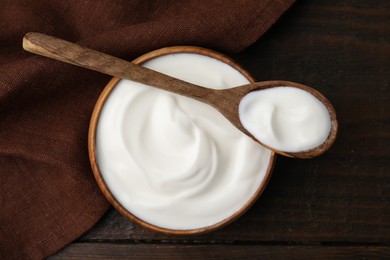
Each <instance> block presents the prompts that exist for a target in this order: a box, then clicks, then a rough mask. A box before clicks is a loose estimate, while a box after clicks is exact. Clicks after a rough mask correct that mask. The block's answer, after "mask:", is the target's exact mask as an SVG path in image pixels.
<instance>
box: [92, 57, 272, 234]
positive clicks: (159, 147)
mask: <svg viewBox="0 0 390 260" xmlns="http://www.w3.org/2000/svg"><path fill="white" fill-rule="evenodd" d="M144 65H145V66H146V67H149V68H151V69H154V70H157V71H160V72H163V73H166V74H169V75H172V76H175V77H178V78H180V79H182V80H186V81H189V82H191V83H194V84H199V85H204V86H208V87H213V88H216V89H223V88H229V87H232V86H238V85H242V84H246V83H248V80H247V79H246V78H245V77H244V76H243V75H241V74H240V73H239V72H237V71H236V70H235V69H233V68H232V67H230V66H229V65H227V64H225V63H222V62H220V61H218V60H216V59H213V58H210V57H207V56H202V55H198V54H173V55H166V56H162V57H159V58H156V59H153V60H151V61H149V62H147V63H146V64H144ZM271 155H272V152H271V151H270V150H268V149H266V148H264V147H262V146H260V145H259V144H257V143H256V142H254V141H253V140H251V139H250V138H248V137H247V136H245V135H244V134H242V133H241V132H240V131H238V130H237V129H236V128H235V127H234V126H233V125H231V123H230V122H228V121H227V120H226V119H225V118H224V117H223V116H222V115H221V114H220V113H219V112H217V111H216V110H215V109H213V108H212V107H210V106H208V105H206V104H203V103H201V102H198V101H195V100H192V99H189V98H186V97H183V96H179V95H176V94H172V93H169V92H166V91H163V90H159V89H156V88H152V87H148V86H146V85H143V84H140V83H135V82H132V81H128V80H121V81H120V82H119V84H118V85H117V86H116V87H115V88H114V90H113V91H112V93H111V94H110V96H109V98H108V99H107V101H106V103H105V104H104V107H103V109H102V111H101V114H100V118H99V122H98V126H97V133H96V157H97V163H98V166H99V169H100V171H101V174H102V177H103V178H104V180H105V182H106V184H107V186H108V188H109V189H110V191H111V193H112V194H113V195H114V197H115V198H116V199H117V200H118V202H119V203H120V204H121V205H122V206H123V207H124V208H126V209H127V210H128V211H129V212H131V213H132V214H133V215H135V216H137V217H138V218H140V219H142V220H144V221H146V222H148V223H150V224H153V225H156V226H159V227H163V228H168V229H175V230H188V229H196V228H202V227H207V226H211V225H213V224H216V223H219V222H221V221H223V220H225V219H226V218H228V217H230V216H231V215H232V214H234V213H236V212H237V211H239V210H240V209H241V208H243V207H244V206H245V204H246V203H247V202H248V201H249V200H251V199H252V197H253V196H254V195H255V193H256V191H257V189H258V188H259V186H260V185H261V183H262V182H264V181H265V174H266V172H267V169H268V166H269V164H270V161H271Z"/></svg>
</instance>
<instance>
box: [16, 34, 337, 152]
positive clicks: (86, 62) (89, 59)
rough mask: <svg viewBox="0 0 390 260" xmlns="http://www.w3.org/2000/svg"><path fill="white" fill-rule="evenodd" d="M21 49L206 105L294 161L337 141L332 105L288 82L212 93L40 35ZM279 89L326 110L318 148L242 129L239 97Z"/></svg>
mask: <svg viewBox="0 0 390 260" xmlns="http://www.w3.org/2000/svg"><path fill="white" fill-rule="evenodd" d="M23 48H24V49H25V50H27V51H29V52H32V53H36V54H39V55H43V56H46V57H49V58H52V59H56V60H60V61H63V62H66V63H70V64H73V65H76V66H80V67H84V68H87V69H91V70H95V71H99V72H102V73H105V74H108V75H111V76H117V77H120V78H124V79H129V80H133V81H137V82H140V83H144V84H147V85H150V86H153V87H157V88H160V89H163V90H167V91H170V92H174V93H176V94H180V95H184V96H187V97H190V98H194V99H196V100H198V101H201V102H204V103H207V104H209V105H211V106H213V107H214V108H216V109H217V110H218V111H219V112H221V113H222V114H223V115H224V116H225V117H226V118H227V119H228V120H229V121H230V122H231V123H232V124H233V125H234V126H236V127H237V128H238V129H239V130H240V131H242V132H243V133H244V134H246V135H248V136H249V137H251V138H252V139H253V140H255V141H256V142H258V143H260V144H262V145H264V146H265V147H267V148H269V149H271V150H273V151H274V152H276V153H278V154H281V155H284V156H289V157H294V158H312V157H315V156H318V155H320V154H322V153H324V152H325V151H326V150H328V149H329V148H330V147H331V145H332V144H333V142H334V141H335V139H336V135H337V131H338V122H337V119H336V112H335V110H334V108H333V106H332V104H331V103H330V102H329V100H328V99H327V98H326V97H324V96H323V95H322V94H321V93H319V92H318V91H317V90H315V89H313V88H310V87H308V86H305V85H302V84H298V83H295V82H288V81H264V82H256V83H250V84H247V85H243V86H237V87H234V88H231V89H224V90H214V89H209V88H205V87H201V86H198V85H195V84H191V83H188V82H185V81H182V80H179V79H176V78H173V77H170V76H167V75H165V74H162V73H159V72H156V71H153V70H150V69H147V68H144V67H141V66H138V65H136V64H133V63H131V62H128V61H125V60H121V59H119V58H116V57H113V56H110V55H108V54H104V53H101V52H98V51H94V50H91V49H88V48H85V47H82V46H79V45H77V44H74V43H70V42H67V41H64V40H61V39H57V38H54V37H51V36H47V35H44V34H40V33H28V34H26V35H25V37H24V38H23ZM280 86H290V87H295V88H299V89H302V90H305V91H307V92H309V93H310V94H312V95H313V96H314V97H316V98H317V99H318V100H319V101H320V102H321V103H322V104H323V105H324V106H325V107H326V109H327V110H328V112H329V116H330V121H331V127H330V132H329V135H328V137H327V139H326V140H325V141H324V142H323V143H322V144H321V145H319V146H318V147H315V148H312V149H309V150H305V151H298V152H286V151H280V150H277V149H275V148H273V147H269V146H267V145H265V144H264V143H262V142H261V140H258V139H256V138H255V137H254V136H253V135H252V134H251V133H250V132H248V131H247V130H246V129H245V128H244V127H243V125H242V123H241V121H240V117H239V112H238V111H239V110H238V108H239V104H240V102H241V100H242V98H243V97H244V96H245V95H247V94H248V93H250V92H252V91H257V90H265V89H269V88H273V87H280Z"/></svg>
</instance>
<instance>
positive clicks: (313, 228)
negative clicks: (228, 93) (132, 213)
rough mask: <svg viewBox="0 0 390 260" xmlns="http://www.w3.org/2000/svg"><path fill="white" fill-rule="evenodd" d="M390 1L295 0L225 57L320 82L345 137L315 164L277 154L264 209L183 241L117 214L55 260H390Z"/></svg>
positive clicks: (257, 72) (268, 74)
mask: <svg viewBox="0 0 390 260" xmlns="http://www.w3.org/2000/svg"><path fill="white" fill-rule="evenodd" d="M389 26H390V1H388V0H367V1H352V0H349V1H347V0H344V1H320V0H315V1H313V0H312V1H308V0H307V1H297V3H296V4H295V5H294V6H293V7H292V8H291V9H290V10H289V11H288V12H287V13H286V15H285V16H283V17H282V18H281V19H280V20H279V21H278V22H277V24H276V25H275V26H274V27H273V28H272V29H271V30H270V31H269V32H267V33H266V34H265V35H264V36H263V37H262V38H261V39H259V40H258V41H257V42H256V43H255V44H254V45H253V46H251V47H250V48H248V49H247V50H246V51H244V52H242V53H239V54H228V55H229V56H231V57H232V58H234V59H235V60H237V61H238V62H240V63H241V64H242V65H243V66H244V67H245V68H247V69H248V71H249V72H251V73H252V74H253V75H254V76H255V78H256V79H257V80H259V81H262V80H271V79H284V80H291V81H296V82H301V83H303V84H306V85H309V86H313V87H315V88H317V89H318V90H320V91H321V92H323V93H324V94H325V95H326V96H327V97H328V98H329V99H330V100H331V101H332V102H333V104H334V106H335V108H336V110H337V112H338V118H339V121H340V133H339V137H338V139H337V141H336V143H335V145H334V146H333V148H332V149H331V150H330V151H329V152H328V153H326V154H325V155H323V156H321V157H319V158H316V159H311V160H294V159H288V158H283V157H278V159H277V163H276V168H275V170H274V174H273V176H272V178H271V181H270V183H269V185H268V187H267V189H266V190H265V192H264V193H263V195H262V196H261V197H260V199H259V200H258V201H257V203H256V204H255V205H254V206H253V207H252V208H251V209H250V210H249V211H248V212H247V213H246V214H245V215H244V216H243V217H241V218H240V219H239V220H237V221H236V222H234V223H232V224H231V225H229V226H227V227H225V228H223V229H221V230H219V231H216V232H213V233H209V234H205V235H198V236H189V237H180V236H169V235H163V234H157V233H153V232H150V231H147V230H144V229H142V228H140V227H138V226H136V225H134V224H133V223H132V222H131V221H129V220H127V219H125V218H124V217H122V216H121V215H120V214H119V213H118V212H116V211H115V210H114V209H111V210H110V211H109V212H108V213H107V214H106V215H105V216H104V217H103V218H102V220H101V221H100V222H99V223H98V224H97V225H96V226H95V227H94V228H93V229H92V230H90V231H89V232H88V233H86V234H85V235H83V236H82V237H81V238H79V239H78V240H77V241H75V242H74V243H72V244H71V245H69V246H67V247H66V248H64V249H63V250H62V251H60V252H58V253H57V254H55V255H54V256H52V257H51V259H69V258H71V259H118V258H134V259H151V258H164V259H180V258H185V259H205V258H206V259H219V258H229V259H234V258H236V259H244V258H261V257H263V258H271V259H275V258H295V259H311V258H312V257H315V258H324V259H333V258H343V257H352V258H354V259H357V258H369V259H371V258H377V257H379V258H386V257H387V258H390V167H389V166H390V142H389V139H390V138H389V137H390V122H389V119H390V99H389V96H390V93H389V82H390V77H389V76H390V43H389Z"/></svg>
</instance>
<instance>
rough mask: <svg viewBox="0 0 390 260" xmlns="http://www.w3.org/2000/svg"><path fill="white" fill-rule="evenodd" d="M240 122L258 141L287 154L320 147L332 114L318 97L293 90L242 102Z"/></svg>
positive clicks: (255, 94)
mask: <svg viewBox="0 0 390 260" xmlns="http://www.w3.org/2000/svg"><path fill="white" fill-rule="evenodd" d="M239 114H240V121H241V123H242V125H243V126H244V127H245V129H247V130H248V131H249V132H250V133H251V134H252V135H253V136H254V137H255V138H256V139H257V140H259V141H260V142H262V143H263V144H265V145H267V146H268V147H271V148H274V149H277V150H279V151H285V152H299V151H306V150H310V149H312V148H315V147H318V146H319V145H321V144H322V143H323V142H324V141H325V140H326V139H327V137H328V135H329V133H330V128H331V120H330V116H329V112H328V110H327V109H326V107H325V106H324V104H322V103H321V101H319V100H318V99H317V98H316V97H314V96H313V95H312V94H310V93H309V92H307V91H304V90H302V89H298V88H294V87H287V86H281V87H275V88H269V89H265V90H259V91H253V92H251V93H249V94H247V95H246V96H244V98H243V99H242V100H241V102H240V105H239Z"/></svg>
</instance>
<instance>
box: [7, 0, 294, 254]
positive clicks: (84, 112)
mask: <svg viewBox="0 0 390 260" xmlns="http://www.w3.org/2000/svg"><path fill="white" fill-rule="evenodd" d="M293 2H294V0H279V1H276V0H232V1H223V0H207V1H202V0H189V1H176V0H164V1H163V0H161V1H145V0H134V1H128V0H102V1H90V0H86V1H61V0H47V1H45V0H35V1H28V0H24V1H23V0H5V1H4V0H3V1H2V4H1V7H0V169H1V171H0V206H1V209H0V210H1V212H0V259H37V258H38V259H39V258H44V257H46V256H48V255H50V254H53V253H54V252H56V251H57V250H59V249H60V248H62V247H63V246H64V245H66V244H67V243H69V242H71V241H72V240H74V239H76V238H77V237H79V236H80V235H81V234H82V233H83V232H85V231H86V230H88V229H89V228H91V227H92V226H93V225H94V224H95V223H96V222H97V221H98V220H99V218H100V217H101V216H102V214H103V213H104V212H105V211H106V210H107V209H108V207H109V205H108V203H107V201H106V200H105V198H104V197H103V195H102V194H101V193H100V191H99V189H98V187H97V185H96V184H95V180H94V178H93V174H92V172H91V169H90V164H89V160H88V151H87V135H88V124H89V120H90V115H91V112H92V109H93V106H94V104H95V102H96V100H97V98H98V96H99V94H100V92H101V91H102V89H103V87H104V86H105V85H106V83H107V82H108V80H109V79H110V77H109V76H105V75H101V74H98V73H96V72H91V71H87V70H85V69H80V68H77V67H73V66H71V65H66V64H62V63H60V62H57V61H52V60H49V59H47V58H43V57H39V56H37V55H33V54H30V53H27V52H25V51H23V50H22V44H21V43H22V38H23V36H24V34H25V33H27V32H29V31H35V32H42V33H46V34H49V35H53V36H56V37H60V38H63V39H66V40H69V41H73V42H78V43H80V44H83V45H85V46H88V47H91V48H95V49H97V50H100V51H103V52H107V53H110V54H112V55H115V56H118V57H121V58H125V59H132V58H134V57H136V56H138V55H140V54H143V53H145V52H148V51H150V50H153V49H157V48H161V47H164V46H172V45H198V46H204V47H207V48H212V49H216V50H224V51H240V50H242V49H244V48H245V47H247V46H248V45H250V44H252V43H253V42H255V41H256V40H257V39H258V38H259V37H260V36H261V35H262V34H263V33H264V32H265V31H266V30H268V29H269V27H270V26H271V25H272V24H273V23H274V22H275V21H276V20H277V19H278V18H279V16H280V15H281V14H282V13H283V12H284V11H285V10H287V8H288V7H289V6H290V5H291V4H292V3H293Z"/></svg>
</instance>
